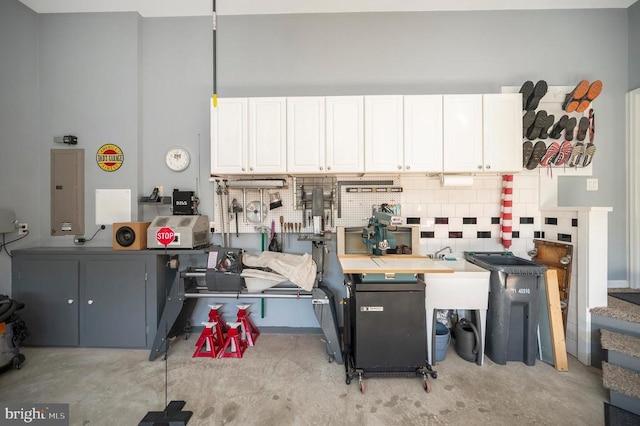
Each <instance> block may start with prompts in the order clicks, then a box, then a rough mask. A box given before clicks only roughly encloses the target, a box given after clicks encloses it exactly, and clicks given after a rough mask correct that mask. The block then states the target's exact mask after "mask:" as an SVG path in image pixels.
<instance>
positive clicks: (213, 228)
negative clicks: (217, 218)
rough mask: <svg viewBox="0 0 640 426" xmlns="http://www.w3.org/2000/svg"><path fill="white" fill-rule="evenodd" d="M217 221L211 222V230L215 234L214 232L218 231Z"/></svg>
mask: <svg viewBox="0 0 640 426" xmlns="http://www.w3.org/2000/svg"><path fill="white" fill-rule="evenodd" d="M215 225H216V223H215V222H209V231H211V233H212V234H213V233H214V232H216V227H215Z"/></svg>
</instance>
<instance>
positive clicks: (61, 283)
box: [11, 248, 173, 348]
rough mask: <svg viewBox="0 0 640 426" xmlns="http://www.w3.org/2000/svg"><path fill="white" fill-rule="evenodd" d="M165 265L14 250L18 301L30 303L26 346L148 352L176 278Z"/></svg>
mask: <svg viewBox="0 0 640 426" xmlns="http://www.w3.org/2000/svg"><path fill="white" fill-rule="evenodd" d="M167 260H168V256H166V255H162V254H156V253H154V252H153V251H139V252H127V251H115V250H112V249H110V248H94V249H85V248H78V249H73V248H72V249H66V248H36V249H26V250H14V252H13V257H12V264H11V271H12V297H13V298H15V299H16V300H18V301H19V302H23V303H24V304H25V308H24V309H23V310H21V311H20V316H21V318H22V319H24V321H25V323H26V325H27V328H28V329H29V332H30V336H29V337H28V338H27V340H26V341H25V344H26V345H34V346H83V347H109V348H150V347H151V345H152V343H153V339H154V337H155V333H156V329H157V324H158V320H159V316H160V312H162V309H163V307H164V301H165V295H166V286H167V279H172V277H169V276H168V275H167V272H166V270H165V264H166V262H167ZM172 274H173V272H171V273H169V275H172Z"/></svg>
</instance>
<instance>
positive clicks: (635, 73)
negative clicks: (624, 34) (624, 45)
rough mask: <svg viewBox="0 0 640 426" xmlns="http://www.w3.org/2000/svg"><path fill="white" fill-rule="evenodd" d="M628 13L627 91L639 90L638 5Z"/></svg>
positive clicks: (639, 17)
mask: <svg viewBox="0 0 640 426" xmlns="http://www.w3.org/2000/svg"><path fill="white" fill-rule="evenodd" d="M628 12H629V85H628V88H629V90H633V89H637V88H640V3H638V2H636V3H634V4H633V5H632V6H631V7H629V9H628Z"/></svg>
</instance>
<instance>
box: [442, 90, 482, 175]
mask: <svg viewBox="0 0 640 426" xmlns="http://www.w3.org/2000/svg"><path fill="white" fill-rule="evenodd" d="M443 115H444V120H443V123H444V125H443V158H444V171H445V172H448V173H468V172H475V173H477V172H482V171H483V170H484V166H483V161H482V95H444V98H443Z"/></svg>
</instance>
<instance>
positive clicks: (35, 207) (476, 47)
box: [0, 0, 639, 292]
mask: <svg viewBox="0 0 640 426" xmlns="http://www.w3.org/2000/svg"><path fill="white" fill-rule="evenodd" d="M638 13H639V12H638V6H637V5H636V6H634V7H633V8H632V9H631V10H630V11H629V13H628V12H627V10H570V11H563V10H555V11H518V12H515V11H505V12H436V13H388V14H387V13H385V14H376V13H372V14H335V15H331V14H324V15H323V14H321V15H270V16H221V17H219V25H218V58H217V59H218V77H219V81H218V93H219V95H220V96H245V95H246V96H263V95H324V94H326V95H330V94H384V93H389V94H390V93H398V94H411V93H486V92H498V91H499V90H500V86H503V85H504V86H519V85H520V84H522V82H523V81H524V80H527V79H530V80H534V81H536V80H538V79H545V80H547V82H548V83H549V84H550V85H573V84H575V83H577V82H578V81H579V80H581V79H588V80H595V79H601V80H602V81H603V82H604V92H603V94H602V95H601V96H600V98H599V99H598V101H597V136H596V142H597V143H598V151H597V155H596V160H595V161H594V176H595V177H597V178H598V179H599V180H600V191H598V192H595V193H593V192H589V193H587V192H586V191H585V186H586V182H585V179H586V178H580V177H578V178H566V179H564V180H563V182H562V184H561V187H560V200H561V203H562V205H603V206H613V208H614V211H613V213H612V214H611V215H610V221H609V223H610V234H609V253H610V254H609V279H611V280H620V279H626V260H625V255H624V253H625V247H626V244H625V238H626V230H625V220H624V218H625V212H626V200H625V195H624V194H625V169H624V161H623V157H622V156H621V154H620V153H622V152H624V132H625V122H624V94H625V93H626V91H627V90H628V88H629V87H632V86H634V85H637V83H638V56H639V55H638V53H637V51H636V52H634V51H633V50H632V49H633V48H629V47H628V45H629V36H631V38H630V39H631V40H632V41H633V40H637V38H638V33H637V31H638V30H637V25H631V27H635V28H636V29H634V30H631V31H630V30H629V23H630V22H631V23H632V24H633V23H636V24H637V23H638V17H637V15H638ZM0 19H1V21H0V23H2V25H0V36H2V37H0V53H2V55H1V56H0V57H2V62H1V65H0V72H1V73H2V74H0V88H1V90H2V95H3V96H2V97H0V108H1V110H2V111H3V114H2V117H0V124H1V125H2V132H0V142H1V146H2V148H3V152H2V155H1V156H0V161H2V163H0V164H1V165H2V167H1V168H0V180H1V181H2V182H3V184H4V185H2V186H0V195H1V197H0V200H3V203H9V204H10V207H12V208H13V209H14V210H16V212H17V213H18V216H19V217H20V219H21V221H26V222H29V224H30V227H31V229H32V234H31V235H29V237H28V238H27V239H26V240H24V241H21V242H19V243H16V244H14V245H12V246H11V247H10V248H17V247H24V246H35V245H41V244H43V245H69V244H72V242H71V238H70V237H56V238H53V237H50V236H49V150H50V149H51V148H57V147H59V146H57V145H56V146H54V144H53V142H52V140H53V137H54V136H58V135H62V134H68V133H73V134H76V135H77V136H78V137H79V138H80V145H79V147H83V148H85V150H86V152H85V154H86V158H87V159H86V164H85V166H86V171H85V173H86V228H87V233H88V234H89V233H92V231H93V230H95V229H96V226H95V224H94V217H95V211H94V202H95V200H94V193H95V189H96V188H121V187H126V188H132V189H133V190H134V200H135V199H137V197H138V196H139V195H140V194H146V193H149V192H150V191H151V189H152V188H153V187H154V186H156V185H163V186H164V187H165V192H168V191H170V190H171V189H172V188H173V187H179V188H180V189H194V190H197V191H198V193H199V195H200V197H201V200H202V204H201V207H202V208H201V211H202V212H203V213H210V212H212V210H213V207H212V206H213V186H212V185H211V184H210V183H209V182H208V179H207V177H208V158H209V97H210V95H211V87H212V76H211V70H212V53H211V52H212V49H211V45H212V42H211V28H210V19H209V18H206V17H204V18H203V17H194V18H171V19H158V18H154V19H143V18H140V17H139V16H138V15H137V14H134V13H106V14H61V15H58V14H55V15H39V16H38V15H36V14H34V13H32V12H30V11H29V10H28V9H26V8H25V7H24V6H22V5H21V4H20V3H19V2H18V1H17V0H5V1H2V2H0ZM38 43H39V44H40V46H38ZM636 44H637V43H636ZM632 45H633V43H632ZM630 57H631V61H629V58H630ZM629 73H631V74H632V75H635V76H636V77H635V79H633V78H631V77H630V76H629ZM5 91H9V92H10V95H11V96H4V94H5ZM39 104H40V105H39ZM7 110H11V111H14V112H16V113H15V115H12V116H10V117H11V118H7V116H6V115H5V114H4V112H5V111H7ZM106 142H114V143H117V144H118V145H120V146H121V147H122V148H123V150H124V152H125V164H124V165H123V167H122V168H121V169H120V170H118V171H117V172H113V173H106V172H103V171H101V170H100V169H98V167H97V166H96V164H95V157H94V156H95V152H96V150H97V148H98V147H99V146H100V145H102V144H103V143H106ZM177 144H179V145H184V146H186V147H187V148H188V149H189V150H190V151H191V153H192V154H193V156H194V157H195V158H196V161H194V163H193V165H192V167H190V168H189V169H187V171H185V172H182V173H172V172H170V171H169V170H168V169H167V168H166V167H165V166H164V164H163V161H162V157H163V155H164V153H165V152H166V149H167V148H168V147H170V146H172V145H177ZM25 148H27V149H25ZM29 148H30V149H29ZM9 158H10V160H9ZM198 158H199V161H198ZM7 200H11V201H10V202H9V201H7ZM0 207H5V206H4V205H0ZM136 213H137V214H136ZM158 213H163V211H156V209H155V208H154V207H140V209H139V211H137V212H134V218H133V219H134V220H136V219H147V220H148V219H150V218H152V217H154V216H155V215H156V214H158ZM247 238H250V237H247ZM248 244H253V245H254V246H257V244H258V242H257V240H256V241H253V240H252V241H251V242H248ZM90 245H95V246H105V245H106V246H109V245H111V230H110V229H107V230H106V231H103V232H101V233H99V234H98V236H97V237H96V239H95V241H93V242H91V243H90ZM9 281H10V267H9V263H8V259H7V256H6V255H2V256H0V291H3V290H4V292H8V291H9V290H8V289H9Z"/></svg>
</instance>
